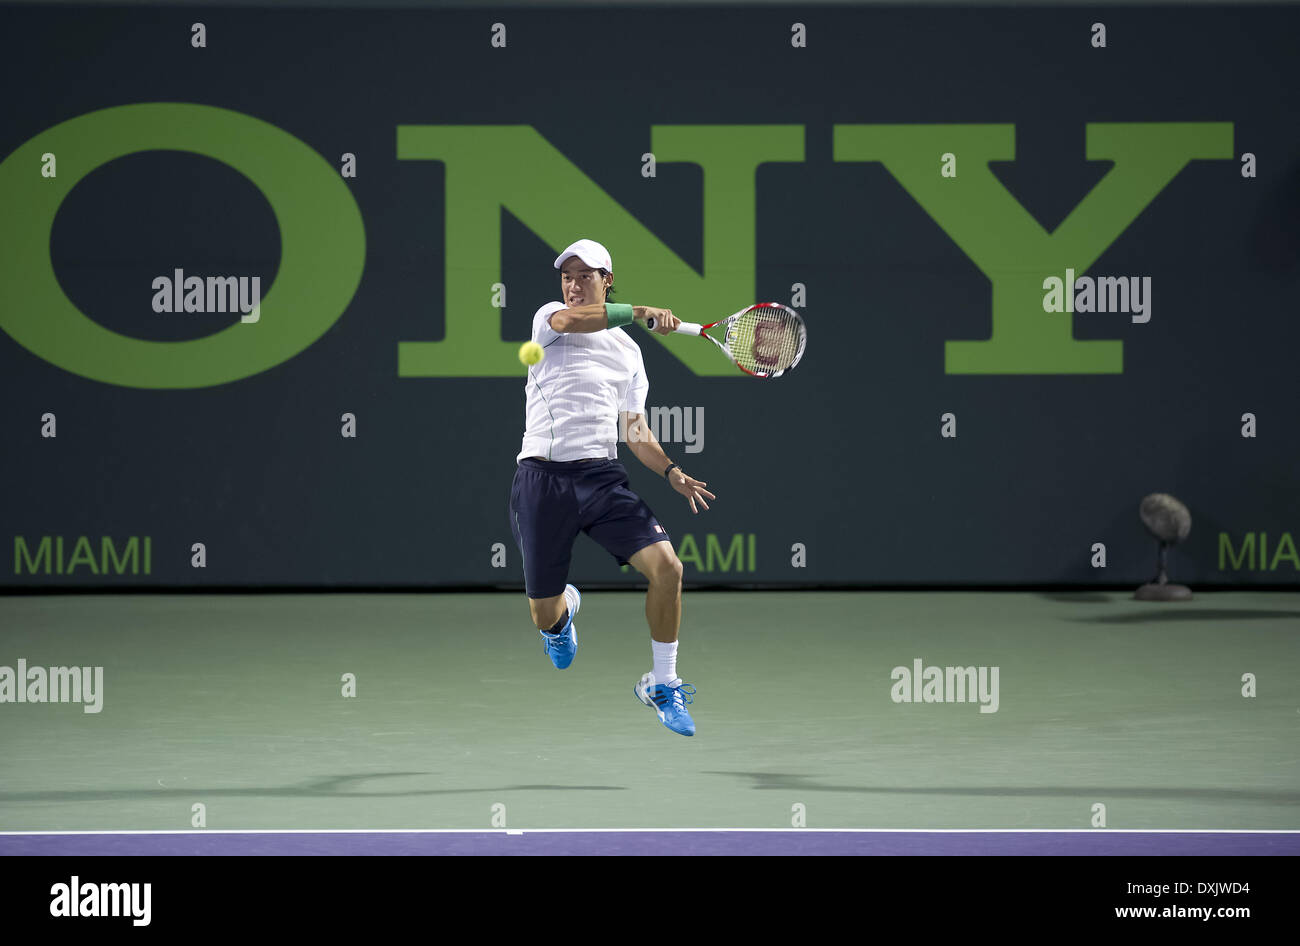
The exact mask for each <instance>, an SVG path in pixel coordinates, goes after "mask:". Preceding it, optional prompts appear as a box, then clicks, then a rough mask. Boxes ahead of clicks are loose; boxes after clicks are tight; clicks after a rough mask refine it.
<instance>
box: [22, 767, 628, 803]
mask: <svg viewBox="0 0 1300 946" xmlns="http://www.w3.org/2000/svg"><path fill="white" fill-rule="evenodd" d="M432 774H433V773H431V772H373V773H370V774H367V775H327V776H323V777H321V778H317V779H309V780H308V781H306V782H303V783H300V784H298V785H287V786H285V787H283V788H263V787H258V788H200V787H198V786H197V785H182V786H178V787H173V786H166V785H164V786H162V787H160V788H151V787H142V788H133V789H112V790H99V791H96V790H93V789H92V790H83V791H55V792H44V791H42V792H0V805H3V804H5V803H10V802H31V801H38V802H39V801H46V802H62V801H130V800H132V799H141V798H180V797H183V798H194V797H198V798H222V797H234V798H244V797H269V798H404V797H410V796H420V795H470V794H475V793H480V792H489V793H491V792H495V793H502V792H623V791H627V787H626V786H624V785H496V786H487V787H483V788H425V789H415V790H408V791H396V792H394V791H380V792H375V791H356V790H349V788H350V787H351V786H354V785H356V784H357V783H360V782H365V781H369V780H371V779H384V778H409V777H412V776H421V775H432Z"/></svg>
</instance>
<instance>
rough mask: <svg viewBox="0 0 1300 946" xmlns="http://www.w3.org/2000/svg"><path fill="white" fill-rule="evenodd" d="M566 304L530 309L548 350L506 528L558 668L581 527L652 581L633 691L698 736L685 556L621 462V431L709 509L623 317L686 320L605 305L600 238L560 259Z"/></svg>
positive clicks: (534, 388) (659, 322)
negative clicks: (676, 448)
mask: <svg viewBox="0 0 1300 946" xmlns="http://www.w3.org/2000/svg"><path fill="white" fill-rule="evenodd" d="M555 268H556V269H558V270H559V271H560V292H561V298H562V300H563V301H560V302H549V303H547V304H546V305H544V306H542V307H541V308H540V309H538V310H537V313H536V315H534V316H533V341H535V342H537V343H538V344H539V345H541V346H542V348H543V349H544V351H545V355H546V356H545V358H543V359H542V361H541V362H539V363H538V364H536V365H534V366H532V367H531V368H530V369H529V371H528V381H527V383H526V384H525V387H524V391H525V400H526V409H527V414H526V427H525V430H524V440H523V446H522V448H521V449H520V451H519V457H518V468H517V469H516V471H515V478H514V484H513V486H512V487H511V490H510V528H511V531H513V533H514V536H515V541H516V542H517V543H518V544H519V550H520V553H521V554H522V555H523V560H524V582H525V586H526V589H527V593H528V607H529V610H530V611H531V612H532V617H533V623H534V624H536V625H537V629H538V630H539V631H540V632H541V634H542V639H543V648H544V650H545V652H546V654H547V655H548V656H549V657H550V658H551V663H553V664H554V665H555V667H556V668H557V669H560V670H563V669H565V668H566V667H568V666H569V664H571V663H572V662H573V658H574V655H575V654H576V653H577V651H578V634H577V630H576V628H575V627H574V625H573V619H574V618H575V617H576V616H577V614H578V608H579V607H580V606H581V604H582V596H581V595H580V594H579V593H578V589H577V588H575V587H574V586H573V585H571V584H568V574H569V560H570V557H571V556H572V552H573V543H574V540H575V539H576V538H577V537H578V533H579V532H585V533H587V535H589V536H591V538H593V539H594V540H595V541H596V542H597V543H598V544H600V545H601V546H602V547H603V548H604V549H605V550H606V551H608V552H609V553H610V554H611V555H613V556H614V559H615V561H617V562H618V563H619V565H627V564H630V565H631V566H632V567H633V568H635V569H636V570H637V571H638V572H640V573H641V574H642V575H644V576H645V577H646V578H647V579H648V580H649V582H650V588H649V590H648V591H647V592H646V608H645V613H646V620H647V622H648V623H649V625H650V649H651V652H652V656H653V659H654V665H653V669H652V670H651V671H650V672H649V673H647V674H644V675H643V676H642V677H641V679H640V680H639V681H637V684H636V686H635V688H634V692H635V693H636V696H637V698H638V699H639V700H641V702H642V703H644V704H645V705H647V706H650V707H653V708H654V709H655V711H656V712H657V713H658V715H659V719H660V721H662V722H663V724H664V725H665V726H667V727H668V728H669V729H671V730H672V731H673V732H675V733H680V734H681V735H683V736H693V735H695V722H694V720H692V719H691V715H690V712H689V711H688V710H687V709H686V706H687V704H688V703H690V702H692V698H693V696H694V694H695V688H694V687H693V686H691V685H690V684H685V683H683V682H682V679H681V677H679V676H678V675H677V632H678V627H679V625H680V623H681V615H682V563H681V560H680V559H678V558H677V553H676V552H674V551H673V546H672V542H671V541H670V540H669V535H668V531H667V530H666V529H664V527H663V526H662V525H661V524H660V523H659V520H658V519H656V518H655V515H654V513H653V512H651V511H650V507H649V506H647V505H646V504H645V502H644V501H643V500H642V499H641V498H640V497H639V496H637V494H636V493H634V492H632V490H631V489H630V488H629V487H628V477H627V470H626V469H624V467H623V464H622V463H620V462H619V460H618V441H619V439H620V433H621V434H622V439H623V440H624V441H626V443H627V445H628V448H629V449H630V450H631V451H632V453H633V454H635V455H636V458H637V459H638V460H640V461H641V462H642V463H643V464H645V465H646V466H647V467H649V468H650V469H652V470H654V471H655V473H656V474H660V475H662V476H663V477H664V478H665V479H667V480H668V483H669V485H670V486H672V488H673V489H674V490H676V491H677V492H678V493H680V494H681V495H683V496H685V497H686V500H687V502H688V503H689V504H690V507H691V512H693V513H698V512H699V510H700V509H701V508H703V509H708V508H709V506H708V503H707V502H706V500H707V499H714V498H715V497H714V495H713V494H712V493H710V492H709V491H708V490H707V489H705V488H704V487H705V485H706V484H705V483H702V482H700V481H699V480H696V479H692V478H691V477H690V476H688V475H686V473H685V472H683V471H682V468H681V466H680V465H678V464H676V463H674V462H673V461H672V460H671V459H670V458H669V457H668V455H667V454H665V453H664V451H663V448H662V447H661V446H660V445H659V442H658V441H657V440H656V439H655V437H654V434H653V433H651V431H650V427H649V425H648V424H647V423H646V418H645V401H646V393H647V392H648V390H649V381H648V380H647V378H646V371H645V362H644V361H643V360H642V358H641V349H640V347H639V346H638V345H637V344H636V342H634V341H633V340H632V339H631V338H630V337H629V336H628V334H627V333H626V332H625V331H624V330H623V326H626V325H630V324H631V323H632V322H634V321H635V322H640V323H641V324H642V325H645V322H646V319H648V318H653V319H655V328H654V331H655V332H658V333H659V334H660V335H667V334H669V333H670V332H672V331H673V329H674V328H676V327H677V324H678V322H679V320H678V319H677V318H676V317H675V316H674V315H673V314H672V311H671V310H669V309H658V308H654V307H651V306H632V305H625V304H621V303H613V302H609V301H608V298H609V294H610V292H611V290H612V289H613V288H614V263H613V260H612V259H611V258H610V255H609V251H608V250H607V249H605V247H603V246H601V245H600V244H599V243H596V242H595V241H593V240H578V241H577V242H576V243H573V244H572V245H570V246H569V247H568V248H566V249H565V251H564V252H563V253H561V254H560V255H559V257H557V258H556V260H555Z"/></svg>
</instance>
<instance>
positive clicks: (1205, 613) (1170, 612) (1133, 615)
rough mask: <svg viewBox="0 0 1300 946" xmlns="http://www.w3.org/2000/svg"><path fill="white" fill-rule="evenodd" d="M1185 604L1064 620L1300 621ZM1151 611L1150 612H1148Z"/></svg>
mask: <svg viewBox="0 0 1300 946" xmlns="http://www.w3.org/2000/svg"><path fill="white" fill-rule="evenodd" d="M1186 608H1187V605H1186V604H1185V603H1182V602H1177V601H1171V602H1168V603H1163V602H1162V603H1156V602H1148V603H1146V605H1145V606H1143V609H1142V610H1140V611H1130V612H1128V613H1127V614H1094V615H1090V616H1088V617H1081V618H1065V620H1067V621H1074V622H1076V623H1079V624H1157V623H1161V622H1177V621H1261V620H1276V619H1278V618H1300V611H1263V610H1256V611H1252V610H1249V609H1247V608H1211V609H1208V610H1196V609H1195V608H1193V609H1191V610H1180V609H1186ZM1147 609H1150V610H1147Z"/></svg>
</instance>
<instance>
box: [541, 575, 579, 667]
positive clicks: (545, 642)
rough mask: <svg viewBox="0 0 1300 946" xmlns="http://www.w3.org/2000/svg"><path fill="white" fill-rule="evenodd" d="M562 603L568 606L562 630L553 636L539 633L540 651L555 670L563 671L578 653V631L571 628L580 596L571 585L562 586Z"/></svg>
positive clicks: (543, 632)
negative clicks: (540, 639) (566, 617)
mask: <svg viewBox="0 0 1300 946" xmlns="http://www.w3.org/2000/svg"><path fill="white" fill-rule="evenodd" d="M564 603H565V604H567V605H568V606H569V620H568V622H567V623H566V624H565V625H564V629H563V630H561V631H559V632H558V633H555V634H551V633H548V632H547V631H541V632H540V633H541V635H542V650H543V651H545V652H546V655H547V656H548V657H550V658H551V663H553V664H555V669H556V670H563V669H565V668H566V667H567V666H569V664H571V663H573V658H574V657H575V656H576V655H577V653H578V629H577V628H576V627H574V626H573V619H574V617H575V616H576V615H577V613H578V608H580V607H582V595H580V594H579V593H578V589H577V588H575V587H573V585H565V586H564Z"/></svg>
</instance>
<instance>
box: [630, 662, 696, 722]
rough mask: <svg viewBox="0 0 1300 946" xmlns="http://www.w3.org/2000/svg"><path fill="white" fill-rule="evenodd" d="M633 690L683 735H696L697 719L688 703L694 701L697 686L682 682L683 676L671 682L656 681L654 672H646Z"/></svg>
mask: <svg viewBox="0 0 1300 946" xmlns="http://www.w3.org/2000/svg"><path fill="white" fill-rule="evenodd" d="M632 692H633V693H635V694H636V698H637V699H638V700H640V701H641V702H642V703H644V704H645V705H646V706H649V707H652V708H653V709H654V711H655V712H656V713H657V714H658V715H659V721H660V722H661V723H663V724H664V725H665V726H667V727H668V728H669V729H671V730H672V731H673V732H675V733H677V734H679V735H682V736H694V735H695V720H693V719H691V714H690V712H689V711H688V710H687V709H686V704H688V703H692V702H694V697H695V687H693V686H691V685H690V684H689V683H682V681H681V678H680V677H678V678H677V679H676V680H672V681H670V682H669V683H655V677H654V674H653V673H647V674H645V675H644V676H643V677H642V678H641V679H640V680H638V681H637V684H636V686H635V687H633V689H632Z"/></svg>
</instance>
